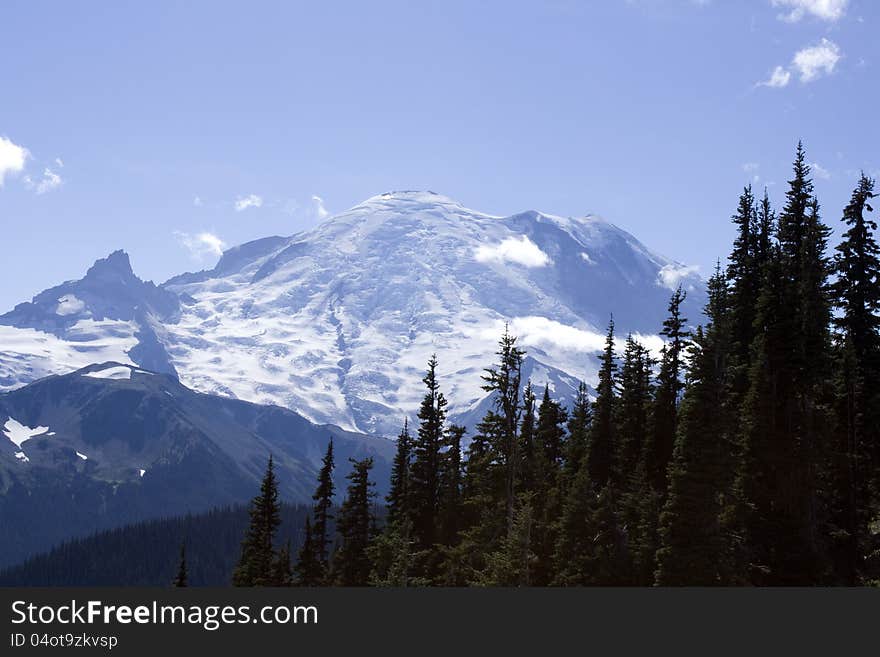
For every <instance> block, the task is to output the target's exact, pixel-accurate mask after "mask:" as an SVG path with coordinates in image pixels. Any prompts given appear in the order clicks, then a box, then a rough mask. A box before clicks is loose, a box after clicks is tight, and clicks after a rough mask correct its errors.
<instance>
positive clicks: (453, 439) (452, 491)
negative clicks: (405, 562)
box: [438, 424, 466, 547]
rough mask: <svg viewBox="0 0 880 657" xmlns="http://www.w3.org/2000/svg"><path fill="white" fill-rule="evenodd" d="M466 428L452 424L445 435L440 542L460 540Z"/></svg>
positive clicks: (444, 544) (445, 543)
mask: <svg viewBox="0 0 880 657" xmlns="http://www.w3.org/2000/svg"><path fill="white" fill-rule="evenodd" d="M465 432H466V429H465V427H463V426H460V425H456V424H452V425H450V426H449V427H447V429H446V432H445V435H444V437H443V443H444V450H443V455H442V460H441V462H440V519H439V535H438V539H439V543H440V545H442V546H448V547H451V546H454V545H455V544H456V543H457V542H458V531H459V529H460V523H461V516H462V455H461V441H462V440H463V439H464V435H465Z"/></svg>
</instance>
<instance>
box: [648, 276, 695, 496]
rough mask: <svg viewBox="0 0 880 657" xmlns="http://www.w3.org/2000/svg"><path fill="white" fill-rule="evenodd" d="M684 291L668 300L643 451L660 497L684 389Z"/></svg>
mask: <svg viewBox="0 0 880 657" xmlns="http://www.w3.org/2000/svg"><path fill="white" fill-rule="evenodd" d="M686 296H687V295H686V293H685V292H684V291H683V290H682V289H681V286H679V287H678V288H677V289H676V290H675V292H673V294H672V297H671V298H670V300H669V308H668V310H669V315H668V317H667V318H666V319H665V320H664V322H663V328H662V330H661V331H660V335H662V336H663V337H665V338H666V345H665V346H664V348H663V351H662V355H661V360H660V371H659V373H658V374H657V391H656V394H655V397H654V409H653V414H652V431H651V435H650V441H649V445H648V448H647V449H648V451H647V454H646V465H647V469H648V475H649V476H650V477H651V481H652V482H653V485H654V489H655V490H656V491H657V492H658V493H660V495H661V497H665V495H666V485H667V478H666V473H667V469H668V467H669V461H670V460H671V459H672V450H673V448H674V446H675V432H676V430H677V427H678V404H679V399H680V396H681V392H682V390H683V389H684V383H683V380H682V358H683V356H684V350H685V348H686V347H687V344H688V336H689V333H688V331H687V328H686V326H687V318H685V317H682V315H681V304H682V303H683V302H684V300H685V297H686Z"/></svg>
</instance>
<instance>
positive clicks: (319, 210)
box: [312, 194, 330, 219]
mask: <svg viewBox="0 0 880 657" xmlns="http://www.w3.org/2000/svg"><path fill="white" fill-rule="evenodd" d="M312 208H313V211H314V213H315V216H316V217H318V219H326V218H327V217H329V216H330V213H329V212H328V211H327V208H325V207H324V199H322V198H321V197H320V196H318V195H317V194H313V195H312Z"/></svg>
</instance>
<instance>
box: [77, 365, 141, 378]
mask: <svg viewBox="0 0 880 657" xmlns="http://www.w3.org/2000/svg"><path fill="white" fill-rule="evenodd" d="M83 376H88V377H90V378H93V379H115V380H126V381H127V380H129V379H131V368H130V367H126V366H125V365H120V366H118V367H108V368H107V369H104V370H98V371H96V372H86V373H85V374H83Z"/></svg>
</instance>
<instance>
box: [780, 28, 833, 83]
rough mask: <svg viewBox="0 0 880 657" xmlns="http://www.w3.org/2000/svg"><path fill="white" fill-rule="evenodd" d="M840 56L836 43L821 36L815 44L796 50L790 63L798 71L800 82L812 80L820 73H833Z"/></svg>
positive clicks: (820, 74)
mask: <svg viewBox="0 0 880 657" xmlns="http://www.w3.org/2000/svg"><path fill="white" fill-rule="evenodd" d="M840 57H841V55H840V48H839V47H838V45H837V44H836V43H834V42H833V41H829V40H828V39H826V38H824V37H823V38H822V40H821V41H820V42H819V43H818V44H816V45H815V46H810V47H809V48H804V49H803V50H798V51H797V52H796V53H795V55H794V59H792V62H791V63H792V66H794V68H795V69H797V71H798V73H800V76H801V82H812V81H813V80H815V79H816V78H819V77H821V76H822V75H831V74H832V73H834V68H835V67H836V66H837V62H839V61H840Z"/></svg>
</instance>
